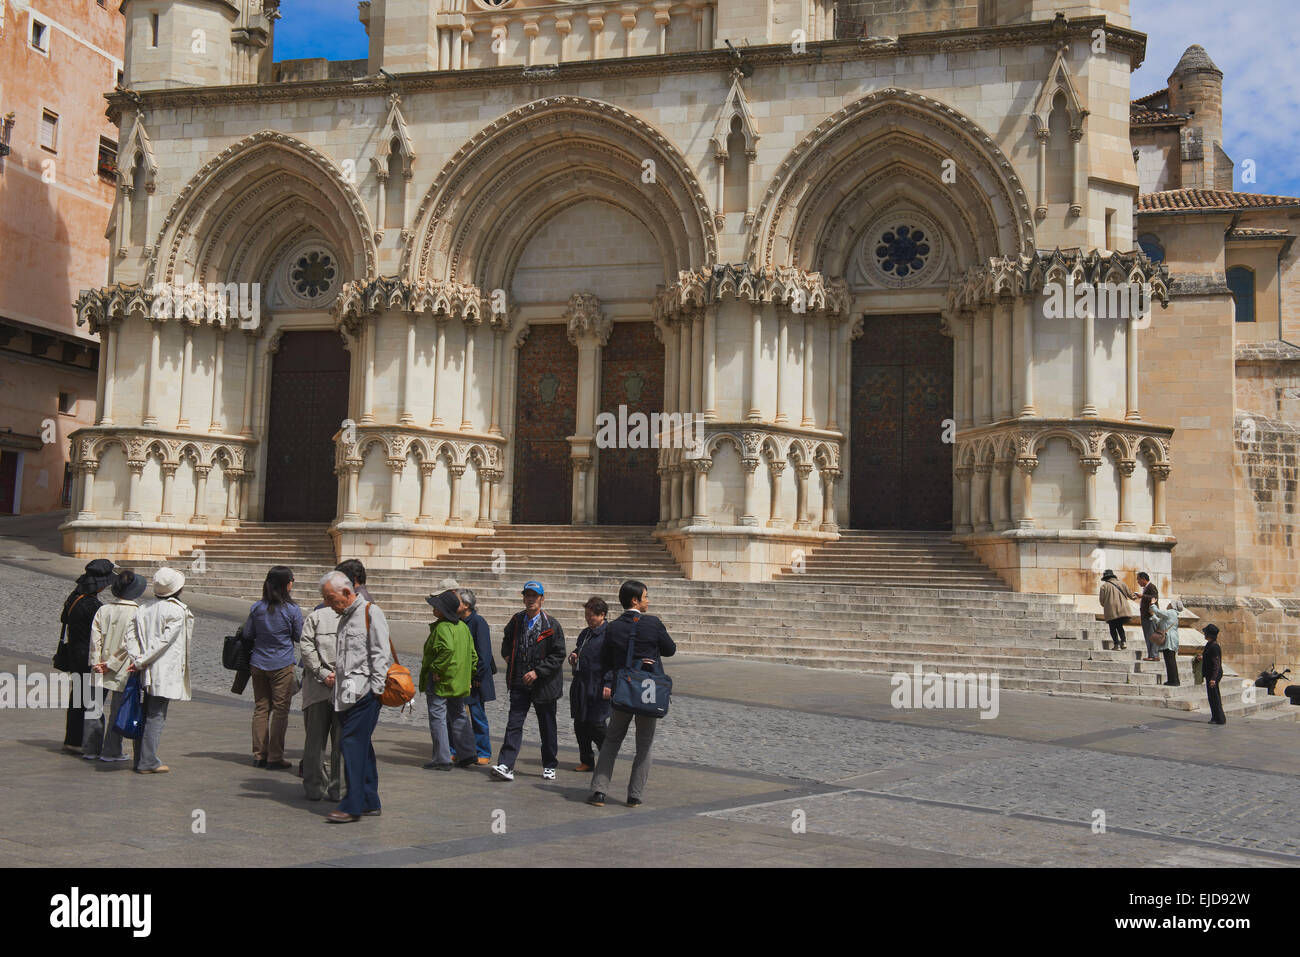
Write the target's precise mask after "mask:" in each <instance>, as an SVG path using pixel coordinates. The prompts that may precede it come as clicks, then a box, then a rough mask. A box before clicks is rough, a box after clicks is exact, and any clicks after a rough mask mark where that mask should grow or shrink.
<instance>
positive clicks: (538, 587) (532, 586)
mask: <svg viewBox="0 0 1300 957" xmlns="http://www.w3.org/2000/svg"><path fill="white" fill-rule="evenodd" d="M524 591H535V592H537V594H539V595H545V594H546V589H545V588H543V587H542V583H541V582H524Z"/></svg>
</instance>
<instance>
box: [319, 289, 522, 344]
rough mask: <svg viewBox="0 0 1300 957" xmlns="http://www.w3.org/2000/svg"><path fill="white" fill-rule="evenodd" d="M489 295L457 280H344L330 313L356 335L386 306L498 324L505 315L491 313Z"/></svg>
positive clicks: (340, 324)
mask: <svg viewBox="0 0 1300 957" xmlns="http://www.w3.org/2000/svg"><path fill="white" fill-rule="evenodd" d="M491 305H492V303H491V298H490V297H488V296H484V295H483V293H482V291H481V290H480V289H479V288H478V287H477V286H473V285H468V284H465V283H456V282H444V281H430V280H426V279H422V280H420V281H419V282H414V283H412V282H407V281H406V280H404V279H398V278H396V277H392V276H384V277H381V278H379V279H372V280H368V281H365V282H348V283H344V284H343V287H342V288H341V289H340V290H339V296H338V299H336V300H335V301H334V305H333V307H332V308H331V309H330V314H331V315H332V316H333V317H334V321H335V323H336V324H337V325H338V326H339V328H340V329H344V330H346V331H348V332H349V333H351V334H356V332H357V330H358V329H359V328H360V326H361V324H362V322H363V321H364V319H365V317H367V316H373V315H376V314H378V313H380V312H383V311H384V310H385V309H389V310H392V311H394V312H409V313H415V314H417V315H418V314H429V315H431V316H433V317H434V318H435V319H437V320H438V321H447V320H452V319H455V320H459V321H461V322H467V323H471V324H477V323H480V322H483V321H485V320H487V319H488V318H489V317H490V321H491V322H492V323H494V324H501V323H503V322H504V321H505V316H503V315H501V314H499V313H498V314H494V313H493V312H492V309H491Z"/></svg>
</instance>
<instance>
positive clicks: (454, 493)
mask: <svg viewBox="0 0 1300 957" xmlns="http://www.w3.org/2000/svg"><path fill="white" fill-rule="evenodd" d="M447 471H448V472H450V473H451V502H450V503H449V504H448V506H447V524H448V525H464V524H465V520H464V519H463V518H461V517H460V478H461V476H462V475H464V474H465V466H463V465H449V466H447Z"/></svg>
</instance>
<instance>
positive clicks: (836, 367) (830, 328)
mask: <svg viewBox="0 0 1300 957" xmlns="http://www.w3.org/2000/svg"><path fill="white" fill-rule="evenodd" d="M826 328H827V337H826V341H827V344H828V348H829V350H830V352H829V354H828V362H827V365H829V366H830V367H831V376H830V381H829V382H828V383H827V386H826V431H827V432H835V431H837V430H838V429H839V424H838V423H837V422H836V419H837V418H838V413H839V404H840V363H839V352H840V350H839V345H840V342H841V339H842V337H843V332H842V327H841V325H840V324H839V323H838V322H836V321H835V320H833V319H831V318H829V317H827V320H826Z"/></svg>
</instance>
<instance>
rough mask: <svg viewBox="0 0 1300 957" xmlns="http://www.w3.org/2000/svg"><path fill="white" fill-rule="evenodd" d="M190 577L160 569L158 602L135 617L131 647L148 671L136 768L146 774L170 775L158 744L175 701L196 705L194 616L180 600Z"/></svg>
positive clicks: (138, 666) (135, 664)
mask: <svg viewBox="0 0 1300 957" xmlns="http://www.w3.org/2000/svg"><path fill="white" fill-rule="evenodd" d="M184 587H185V576H184V575H182V574H181V573H180V572H178V571H176V570H175V569H174V568H160V569H158V571H157V572H156V573H155V574H154V576H153V593H154V595H156V596H157V599H158V600H157V601H152V602H150V603H149V604H147V605H145V606H144V607H143V608H141V609H140V610H139V611H138V612H136V616H135V635H134V640H133V641H132V642H131V644H130V646H129V648H128V654H129V655H130V658H131V666H132V668H133V669H134V670H137V671H143V672H144V689H145V707H144V730H143V731H142V732H141V734H140V740H139V741H138V742H136V746H135V769H136V771H138V772H139V773H141V774H165V773H166V772H168V771H170V770H171V768H169V767H167V765H165V764H163V763H162V762H161V761H159V760H158V742H159V741H160V740H161V739H162V729H163V723H164V722H165V721H166V720H167V704H168V702H170V701H189V700H190V642H191V640H192V639H193V638H194V615H193V613H192V612H191V611H190V610H189V608H188V607H187V606H186V605H185V603H184V602H182V601H181V600H180V594H181V589H182V588H184Z"/></svg>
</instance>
